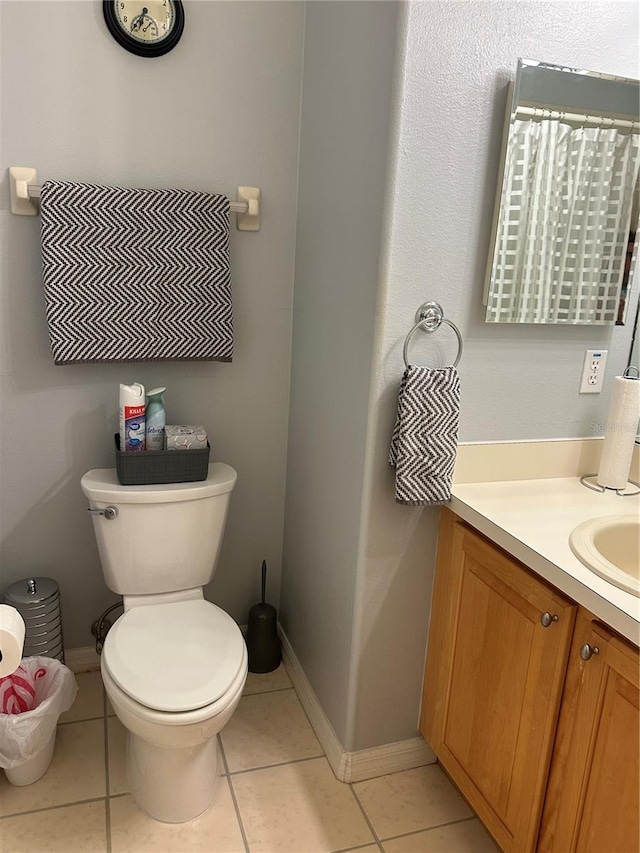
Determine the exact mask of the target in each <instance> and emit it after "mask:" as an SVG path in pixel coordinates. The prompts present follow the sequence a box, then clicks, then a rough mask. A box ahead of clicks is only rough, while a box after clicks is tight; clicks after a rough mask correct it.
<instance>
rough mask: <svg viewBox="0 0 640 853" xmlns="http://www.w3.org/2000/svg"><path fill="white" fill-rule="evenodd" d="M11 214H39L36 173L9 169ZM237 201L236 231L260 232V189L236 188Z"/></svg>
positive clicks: (233, 208) (21, 168)
mask: <svg viewBox="0 0 640 853" xmlns="http://www.w3.org/2000/svg"><path fill="white" fill-rule="evenodd" d="M9 188H10V192H11V213H15V214H16V215H17V216H37V215H38V213H39V212H40V190H41V187H40V186H39V185H38V173H37V172H36V170H35V169H32V168H30V167H26V166H11V167H10V168H9ZM237 199H238V200H237V201H232V202H230V208H231V212H232V213H237V214H238V216H237V219H236V227H237V228H238V231H259V230H260V188H259V187H238V191H237Z"/></svg>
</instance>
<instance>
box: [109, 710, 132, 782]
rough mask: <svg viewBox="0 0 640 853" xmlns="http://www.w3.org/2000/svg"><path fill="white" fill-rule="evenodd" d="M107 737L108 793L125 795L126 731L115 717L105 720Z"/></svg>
mask: <svg viewBox="0 0 640 853" xmlns="http://www.w3.org/2000/svg"><path fill="white" fill-rule="evenodd" d="M107 734H108V737H109V793H110V794H127V793H129V786H128V784H127V776H126V771H125V757H126V749H127V730H126V729H125V727H124V726H123V725H122V723H121V722H120V720H119V719H118V718H117V717H109V719H108V720H107Z"/></svg>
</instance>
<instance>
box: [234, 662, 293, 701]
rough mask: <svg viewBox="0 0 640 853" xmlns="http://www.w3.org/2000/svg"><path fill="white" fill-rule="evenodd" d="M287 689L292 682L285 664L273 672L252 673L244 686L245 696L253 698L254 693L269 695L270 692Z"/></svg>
mask: <svg viewBox="0 0 640 853" xmlns="http://www.w3.org/2000/svg"><path fill="white" fill-rule="evenodd" d="M287 687H291V681H290V680H289V676H288V675H287V670H286V669H285V668H284V664H283V663H281V664H280V666H279V667H278V668H277V669H274V670H273V672H265V673H257V672H250V673H249V675H247V681H246V683H245V685H244V695H245V696H251V695H252V694H253V693H267V692H268V691H270V690H283V689H285V688H287Z"/></svg>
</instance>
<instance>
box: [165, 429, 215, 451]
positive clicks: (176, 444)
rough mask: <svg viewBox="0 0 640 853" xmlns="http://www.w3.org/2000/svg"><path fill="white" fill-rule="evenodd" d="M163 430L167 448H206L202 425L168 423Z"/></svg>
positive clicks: (205, 436)
mask: <svg viewBox="0 0 640 853" xmlns="http://www.w3.org/2000/svg"><path fill="white" fill-rule="evenodd" d="M164 431H165V436H166V440H167V450H206V449H207V432H206V430H205V428H204V427H202V426H183V425H175V426H174V425H168V426H165V428H164Z"/></svg>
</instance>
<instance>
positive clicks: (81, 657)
mask: <svg viewBox="0 0 640 853" xmlns="http://www.w3.org/2000/svg"><path fill="white" fill-rule="evenodd" d="M64 662H65V664H66V665H67V666H68V667H69V669H70V670H71V671H72V672H94V671H95V670H97V669H100V655H99V654H98V652H97V651H96V647H95V646H79V647H78V648H76V649H66V650H65V653H64Z"/></svg>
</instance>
